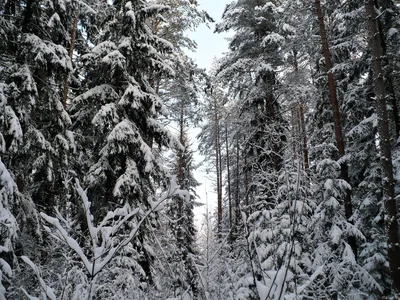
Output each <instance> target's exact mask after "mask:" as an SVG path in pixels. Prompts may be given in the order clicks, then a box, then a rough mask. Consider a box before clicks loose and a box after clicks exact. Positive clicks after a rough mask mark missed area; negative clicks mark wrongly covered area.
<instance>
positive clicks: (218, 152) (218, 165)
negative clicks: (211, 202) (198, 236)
mask: <svg viewBox="0 0 400 300" xmlns="http://www.w3.org/2000/svg"><path fill="white" fill-rule="evenodd" d="M214 110H215V111H214V118H215V119H214V122H215V137H214V138H215V141H214V142H215V165H216V172H217V207H218V208H217V224H218V233H220V232H221V229H222V194H221V192H222V188H221V184H222V183H221V176H220V173H221V162H220V160H221V156H220V155H221V146H220V141H219V116H218V106H217V100H216V99H214Z"/></svg>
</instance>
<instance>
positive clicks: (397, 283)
mask: <svg viewBox="0 0 400 300" xmlns="http://www.w3.org/2000/svg"><path fill="white" fill-rule="evenodd" d="M365 10H366V14H367V19H368V29H369V47H370V49H371V54H372V69H373V73H374V91H375V97H376V106H377V114H378V132H379V145H380V152H381V166H382V173H383V174H382V178H383V193H384V195H383V197H384V203H385V213H386V216H385V225H386V229H387V234H388V247H387V251H388V258H389V269H390V275H391V277H392V288H393V291H394V292H395V293H400V256H399V253H400V247H399V235H398V224H397V207H396V199H395V190H394V185H395V181H394V178H393V164H392V153H391V144H390V133H389V125H388V113H387V108H386V105H387V104H386V98H385V96H386V95H385V82H384V73H383V70H382V62H381V57H382V48H381V44H380V40H379V39H380V36H379V32H378V26H377V21H376V12H375V6H374V0H368V2H367V3H366V5H365Z"/></svg>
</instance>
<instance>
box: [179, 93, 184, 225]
mask: <svg viewBox="0 0 400 300" xmlns="http://www.w3.org/2000/svg"><path fill="white" fill-rule="evenodd" d="M183 117H184V115H183V101H181V111H180V116H179V142H180V143H181V145H182V146H183V143H184V142H183V126H184V124H183ZM178 160H179V161H178V183H179V185H180V186H182V184H183V150H179V154H178ZM182 207H183V199H182V198H181V197H179V200H178V219H180V218H181V217H182Z"/></svg>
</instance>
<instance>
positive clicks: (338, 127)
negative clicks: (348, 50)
mask: <svg viewBox="0 0 400 300" xmlns="http://www.w3.org/2000/svg"><path fill="white" fill-rule="evenodd" d="M315 8H316V12H317V17H318V25H319V31H320V35H321V42H322V49H323V53H324V58H325V65H326V68H327V72H328V74H327V75H328V86H329V98H330V101H331V106H332V112H333V122H334V125H335V137H336V146H337V148H338V151H339V156H340V157H343V156H344V155H345V144H344V139H343V133H342V122H341V118H340V111H339V101H338V96H337V91H336V83H335V76H334V74H333V72H332V68H333V63H332V60H331V53H330V49H329V44H328V38H327V34H326V29H325V23H324V15H323V13H322V9H321V1H320V0H315ZM340 177H341V179H343V180H345V181H346V182H349V174H348V167H347V164H346V163H345V162H342V163H341V170H340ZM344 210H345V216H346V219H347V220H349V219H350V218H351V216H352V215H353V207H352V203H351V191H350V190H349V189H346V196H345V199H344ZM348 243H349V245H350V246H351V248H352V249H353V252H354V255H355V256H356V257H357V243H356V239H355V237H348Z"/></svg>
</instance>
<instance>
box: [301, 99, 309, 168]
mask: <svg viewBox="0 0 400 300" xmlns="http://www.w3.org/2000/svg"><path fill="white" fill-rule="evenodd" d="M299 120H300V131H301V139H302V142H303V143H302V147H301V148H302V152H303V167H304V170H306V171H307V170H308V167H309V161H308V145H307V132H306V122H305V117H304V104H303V103H302V102H300V105H299Z"/></svg>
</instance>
